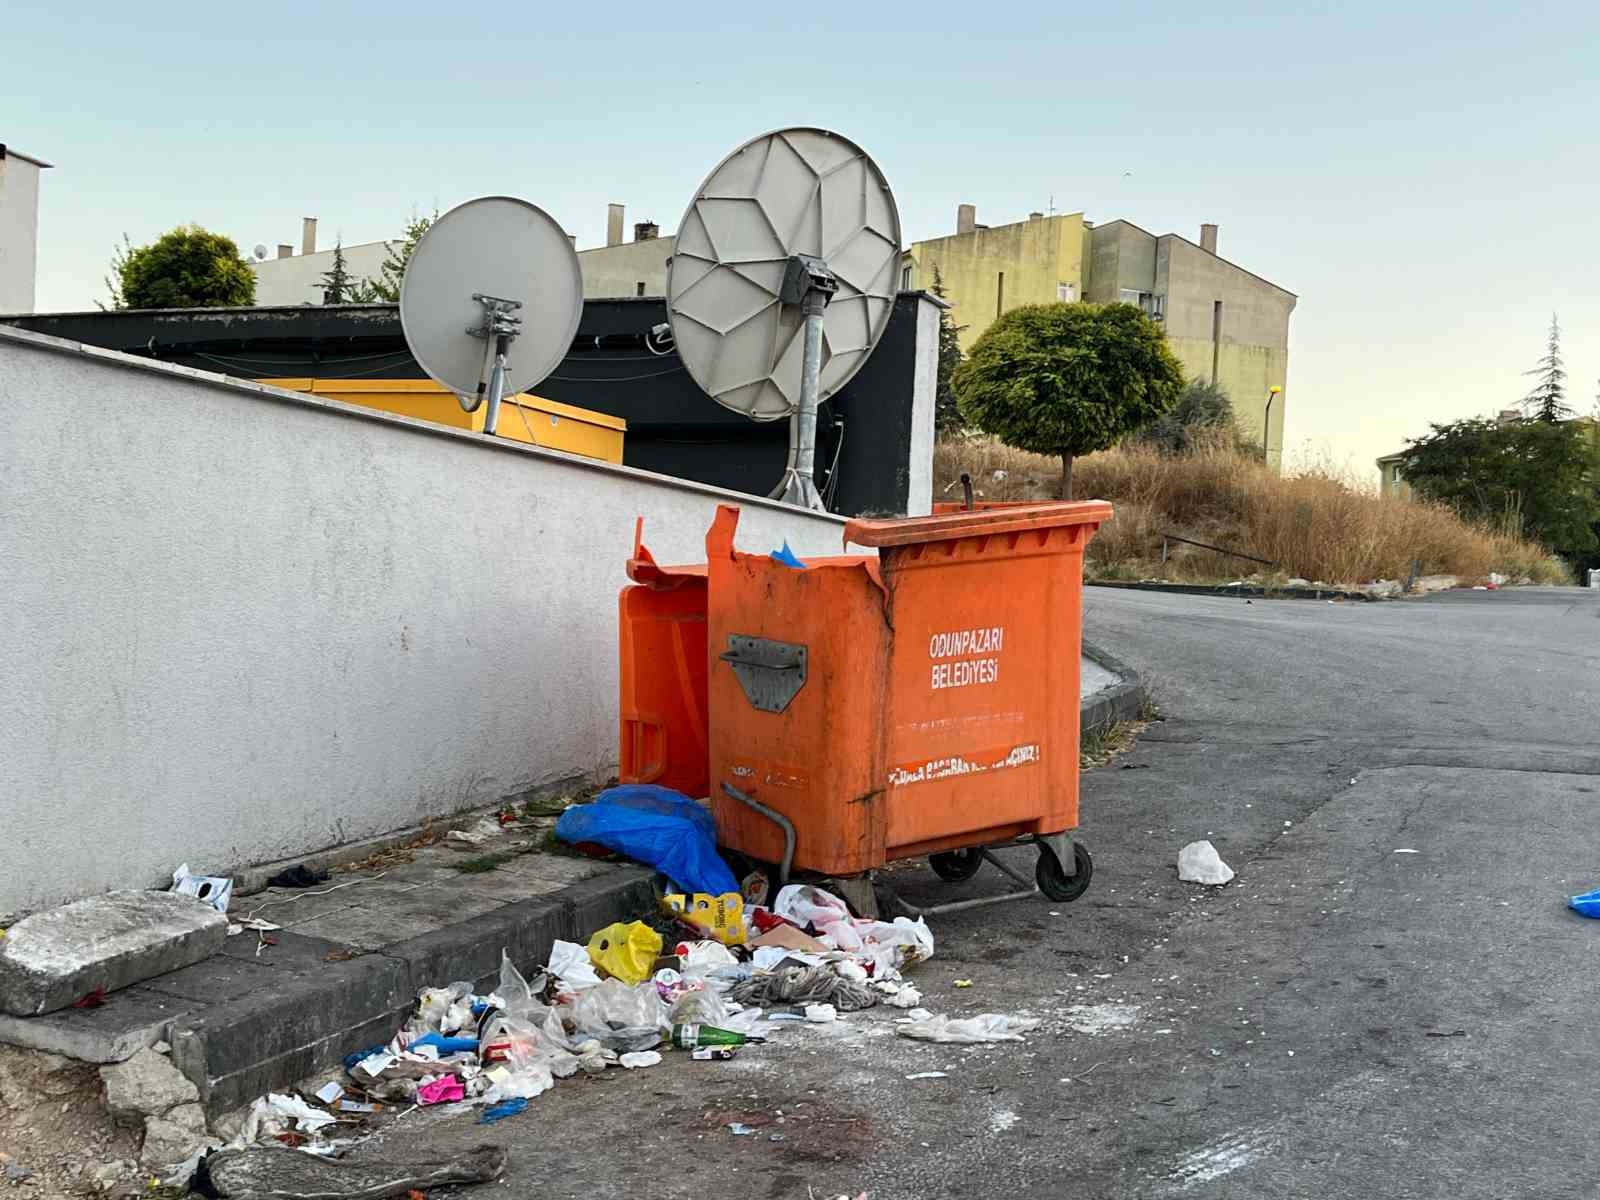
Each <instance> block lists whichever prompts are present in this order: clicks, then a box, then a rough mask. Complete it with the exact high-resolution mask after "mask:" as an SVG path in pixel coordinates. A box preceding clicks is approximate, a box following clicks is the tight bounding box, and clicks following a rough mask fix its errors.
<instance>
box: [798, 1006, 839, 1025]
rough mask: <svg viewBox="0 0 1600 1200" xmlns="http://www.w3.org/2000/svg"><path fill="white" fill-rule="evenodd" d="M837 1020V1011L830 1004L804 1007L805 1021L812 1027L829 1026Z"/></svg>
mask: <svg viewBox="0 0 1600 1200" xmlns="http://www.w3.org/2000/svg"><path fill="white" fill-rule="evenodd" d="M838 1019H839V1013H838V1010H837V1009H835V1008H834V1007H833V1005H831V1004H808V1005H806V1020H808V1021H810V1022H811V1023H812V1024H813V1025H830V1024H832V1023H833V1022H834V1021H837V1020H838Z"/></svg>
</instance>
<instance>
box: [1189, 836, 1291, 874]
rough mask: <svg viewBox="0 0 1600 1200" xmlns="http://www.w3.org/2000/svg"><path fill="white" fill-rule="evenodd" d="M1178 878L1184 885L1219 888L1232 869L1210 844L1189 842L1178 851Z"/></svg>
mask: <svg viewBox="0 0 1600 1200" xmlns="http://www.w3.org/2000/svg"><path fill="white" fill-rule="evenodd" d="M1284 824H1288V822H1287V821H1286V822H1284ZM1178 878H1179V879H1181V880H1182V881H1183V882H1184V883H1203V884H1205V885H1206V886H1208V887H1221V886H1222V885H1223V884H1225V883H1227V882H1228V881H1229V880H1230V879H1232V878H1233V868H1232V867H1230V866H1228V864H1227V863H1225V862H1223V861H1222V858H1221V856H1220V855H1218V853H1217V848H1216V847H1215V846H1213V845H1212V844H1211V843H1210V842H1206V841H1199V842H1190V843H1189V844H1188V845H1187V846H1185V847H1184V848H1183V849H1182V850H1180V851H1178Z"/></svg>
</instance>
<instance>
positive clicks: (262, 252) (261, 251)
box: [252, 242, 267, 262]
mask: <svg viewBox="0 0 1600 1200" xmlns="http://www.w3.org/2000/svg"><path fill="white" fill-rule="evenodd" d="M252 253H253V254H254V255H255V256H256V261H257V262H261V261H263V260H264V259H265V258H266V257H267V248H266V247H265V246H263V245H262V244H261V243H260V242H257V243H256V248H255V250H253V251H252Z"/></svg>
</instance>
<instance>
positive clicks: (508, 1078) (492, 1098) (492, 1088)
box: [483, 1063, 576, 1104]
mask: <svg viewBox="0 0 1600 1200" xmlns="http://www.w3.org/2000/svg"><path fill="white" fill-rule="evenodd" d="M574 1069H576V1065H574ZM489 1078H490V1083H489V1088H488V1090H487V1091H486V1092H484V1093H483V1099H484V1102H485V1103H486V1104H500V1103H503V1102H504V1101H506V1100H532V1099H533V1098H534V1097H535V1096H537V1095H538V1094H539V1093H540V1092H548V1091H549V1090H550V1089H551V1088H553V1087H555V1085H556V1081H555V1076H554V1075H552V1074H551V1072H550V1068H549V1067H547V1066H545V1065H544V1064H543V1063H529V1064H528V1065H527V1066H523V1067H518V1068H516V1069H515V1070H510V1069H508V1070H506V1071H505V1073H504V1074H503V1075H502V1074H499V1073H498V1072H497V1071H495V1070H491V1071H490V1072H489Z"/></svg>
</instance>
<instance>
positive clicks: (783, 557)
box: [772, 538, 806, 571]
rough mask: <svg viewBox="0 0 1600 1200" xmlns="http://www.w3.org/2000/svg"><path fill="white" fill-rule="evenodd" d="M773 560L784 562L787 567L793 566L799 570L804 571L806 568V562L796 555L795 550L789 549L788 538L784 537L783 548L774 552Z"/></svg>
mask: <svg viewBox="0 0 1600 1200" xmlns="http://www.w3.org/2000/svg"><path fill="white" fill-rule="evenodd" d="M772 561H773V562H779V563H782V564H783V565H784V566H786V567H793V568H794V569H795V570H797V571H804V570H805V569H806V564H805V563H803V562H801V561H800V559H799V558H797V557H796V556H795V552H794V551H793V550H791V549H789V539H788V538H784V539H783V548H782V549H781V550H774V551H773V552H772Z"/></svg>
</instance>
